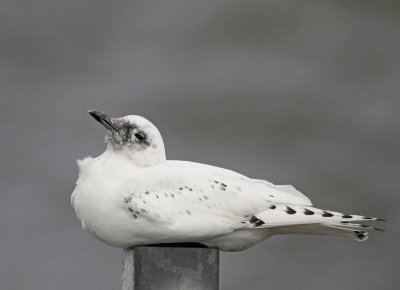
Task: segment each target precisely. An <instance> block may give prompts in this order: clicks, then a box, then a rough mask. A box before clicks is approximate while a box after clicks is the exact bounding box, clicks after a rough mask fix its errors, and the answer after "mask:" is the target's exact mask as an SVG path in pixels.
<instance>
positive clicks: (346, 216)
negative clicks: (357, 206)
mask: <svg viewBox="0 0 400 290" xmlns="http://www.w3.org/2000/svg"><path fill="white" fill-rule="evenodd" d="M342 218H344V219H351V218H353V216H351V215H348V214H346V215H342Z"/></svg>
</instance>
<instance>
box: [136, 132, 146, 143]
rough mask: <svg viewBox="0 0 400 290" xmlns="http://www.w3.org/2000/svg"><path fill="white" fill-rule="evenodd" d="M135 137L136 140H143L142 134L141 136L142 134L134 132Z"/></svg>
mask: <svg viewBox="0 0 400 290" xmlns="http://www.w3.org/2000/svg"><path fill="white" fill-rule="evenodd" d="M135 137H136V138H137V139H138V140H140V141H143V140H144V136H143V135H142V134H139V133H136V134H135Z"/></svg>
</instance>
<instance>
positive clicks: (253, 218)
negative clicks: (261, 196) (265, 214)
mask: <svg viewBox="0 0 400 290" xmlns="http://www.w3.org/2000/svg"><path fill="white" fill-rule="evenodd" d="M249 221H250V223H251V224H254V226H256V227H259V226H261V225H263V224H265V223H264V222H263V221H262V220H260V219H259V218H257V217H256V216H254V215H253V216H251V218H250V220H249Z"/></svg>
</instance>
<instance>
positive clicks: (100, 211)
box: [71, 111, 377, 251]
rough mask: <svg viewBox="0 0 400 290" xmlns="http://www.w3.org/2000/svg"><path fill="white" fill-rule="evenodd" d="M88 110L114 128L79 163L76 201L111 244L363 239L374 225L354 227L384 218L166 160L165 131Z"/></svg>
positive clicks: (235, 245)
mask: <svg viewBox="0 0 400 290" xmlns="http://www.w3.org/2000/svg"><path fill="white" fill-rule="evenodd" d="M89 113H90V114H91V115H92V116H93V117H94V118H95V119H96V120H97V121H99V122H100V123H102V124H103V125H104V126H105V127H106V128H107V129H108V132H107V136H106V142H107V143H108V145H107V149H106V151H105V152H104V153H103V154H102V155H100V156H99V157H96V158H91V157H87V158H85V159H83V160H81V161H79V162H78V164H79V169H80V172H79V179H78V181H77V184H76V188H75V190H74V192H73V193H72V197H71V201H72V206H73V208H74V209H75V212H76V215H77V217H78V219H79V220H80V221H81V223H82V228H84V229H86V230H87V231H89V232H90V233H91V234H93V235H94V236H96V237H97V238H98V239H100V240H102V241H103V242H105V243H107V244H109V245H112V246H116V247H124V248H125V247H130V246H135V245H146V244H158V243H184V242H198V243H202V244H204V245H206V246H209V247H217V248H219V249H221V250H224V251H239V250H244V249H247V248H249V247H251V246H253V245H254V244H256V243H258V242H261V241H262V240H264V239H266V238H268V237H269V236H271V235H274V234H289V233H302V234H330V235H337V236H344V237H349V238H353V239H356V240H360V241H361V240H365V239H366V238H367V233H366V232H364V231H363V230H364V229H371V227H369V226H364V225H359V224H353V223H350V222H353V221H360V220H377V219H376V218H369V217H363V216H356V215H351V216H350V215H343V214H341V213H337V212H332V211H324V210H320V209H317V208H314V207H312V204H311V201H310V200H309V199H308V198H307V197H306V196H304V195H303V194H302V193H300V192H299V191H297V190H296V189H294V188H293V187H292V186H290V185H274V184H272V183H269V182H267V181H264V180H257V179H250V178H248V177H246V176H243V175H241V174H238V173H236V172H233V171H230V170H227V169H223V168H219V167H214V166H210V165H205V164H200V163H194V162H186V161H171V160H166V158H165V150H164V144H163V140H162V137H161V134H160V133H159V131H158V130H157V128H156V127H155V126H154V125H153V124H152V123H150V122H149V121H148V120H146V119H144V118H143V117H140V116H126V117H124V118H115V119H111V118H109V117H108V116H107V115H105V114H103V113H100V112H97V111H90V112H89ZM360 228H362V229H363V230H360Z"/></svg>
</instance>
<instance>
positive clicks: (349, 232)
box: [247, 204, 384, 241]
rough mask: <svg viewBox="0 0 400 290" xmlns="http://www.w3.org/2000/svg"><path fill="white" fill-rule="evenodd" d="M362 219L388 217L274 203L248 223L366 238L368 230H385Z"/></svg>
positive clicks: (283, 230) (285, 231)
mask: <svg viewBox="0 0 400 290" xmlns="http://www.w3.org/2000/svg"><path fill="white" fill-rule="evenodd" d="M359 221H384V220H383V219H379V218H374V217H365V216H360V215H344V214H342V213H339V212H333V211H327V210H321V209H317V208H314V207H309V206H287V205H283V204H279V205H273V206H271V207H270V208H269V209H268V210H266V211H263V212H261V213H259V214H257V215H255V216H252V217H251V218H250V220H249V221H247V223H248V224H249V226H251V227H256V228H269V229H270V231H271V233H272V234H317V235H334V236H341V237H346V238H351V239H353V240H357V241H365V240H366V239H367V238H368V232H366V230H377V231H384V230H382V229H379V228H375V227H371V226H369V225H364V224H359V223H354V222H359Z"/></svg>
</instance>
